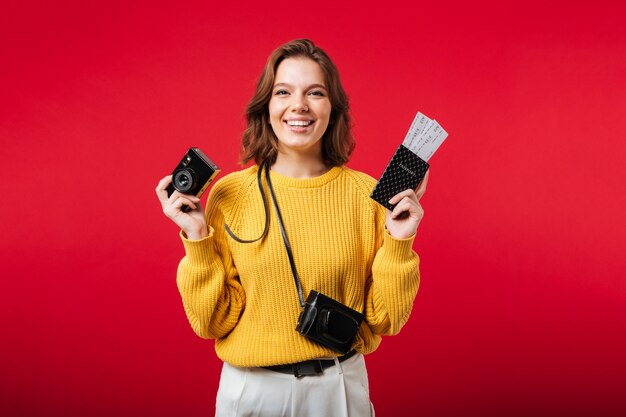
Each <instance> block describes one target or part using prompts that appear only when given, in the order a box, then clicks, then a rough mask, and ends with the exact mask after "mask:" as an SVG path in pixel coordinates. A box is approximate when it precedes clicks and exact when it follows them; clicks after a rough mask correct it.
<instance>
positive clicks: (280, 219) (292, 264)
mask: <svg viewBox="0 0 626 417" xmlns="http://www.w3.org/2000/svg"><path fill="white" fill-rule="evenodd" d="M263 170H265V180H266V181H267V185H268V187H269V189H270V195H271V196H272V203H273V204H274V208H275V209H276V217H278V224H279V225H280V233H281V235H282V236H283V242H284V243H285V249H286V250H287V256H288V257H289V266H290V267H291V273H292V275H293V280H294V282H295V284H296V290H297V292H298V299H299V300H300V307H302V308H304V306H305V303H304V296H303V295H302V286H301V285H300V277H299V276H298V271H297V270H296V262H295V261H294V259H293V252H292V251H291V245H290V244H289V238H288V237H287V231H286V230H285V226H284V224H283V216H282V215H281V213H280V208H279V207H278V202H277V201H276V195H275V194H274V187H272V180H271V179H270V166H269V163H264V164H262V165H261V166H260V167H259V170H258V171H257V183H258V185H259V190H260V191H261V197H262V198H263V208H264V209H265V228H264V230H263V233H262V234H261V236H259V237H258V238H256V239H251V240H244V239H240V238H239V237H237V236H235V234H234V233H233V231H232V230H230V228H229V227H228V225H227V224H224V228H225V229H226V233H228V235H229V236H230V237H232V238H233V239H235V240H236V241H237V242H239V243H253V242H256V241H258V240H261V239H262V238H264V237H265V236H266V235H267V231H268V230H269V224H270V211H269V204H268V202H267V197H266V196H265V191H264V189H263V181H262V179H261V171H263Z"/></svg>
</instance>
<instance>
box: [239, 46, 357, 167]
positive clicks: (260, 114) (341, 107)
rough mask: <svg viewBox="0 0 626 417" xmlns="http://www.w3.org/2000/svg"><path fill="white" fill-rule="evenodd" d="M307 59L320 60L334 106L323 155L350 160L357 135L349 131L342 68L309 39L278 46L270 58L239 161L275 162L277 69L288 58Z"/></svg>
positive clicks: (335, 161) (249, 112) (249, 110)
mask: <svg viewBox="0 0 626 417" xmlns="http://www.w3.org/2000/svg"><path fill="white" fill-rule="evenodd" d="M296 57H302V58H308V59H311V60H313V61H315V62H317V63H318V65H319V66H320V68H321V69H322V72H323V73H324V77H325V79H326V84H327V89H328V98H329V100H330V104H331V107H332V110H331V113H330V122H329V124H328V127H327V128H326V132H324V135H323V136H322V158H323V159H324V162H325V163H326V164H328V165H329V166H340V165H343V164H344V163H346V162H348V160H349V159H350V154H351V153H352V151H353V150H354V145H355V143H354V138H353V137H352V133H351V132H350V128H351V127H352V125H351V120H350V106H349V100H348V95H347V94H346V92H345V90H344V89H343V85H342V84H341V80H340V78H339V71H338V70H337V67H336V66H335V64H334V63H333V61H331V59H330V58H329V57H328V55H326V52H324V51H323V50H322V49H321V48H319V47H318V46H316V45H315V44H314V43H313V42H311V41H310V40H308V39H296V40H293V41H291V42H288V43H286V44H284V45H281V46H279V47H278V48H277V49H276V50H274V52H272V54H271V55H270V56H269V58H268V59H267V63H266V64H265V68H263V72H262V73H261V77H260V78H259V81H258V83H257V86H256V92H255V93H254V96H253V97H252V99H251V100H250V102H249V103H248V105H247V106H246V113H245V115H246V123H247V125H246V130H245V131H244V132H243V137H242V139H241V153H240V161H241V164H242V165H246V164H247V163H248V162H250V161H251V160H253V159H254V161H255V162H256V163H257V164H258V165H261V164H262V163H269V164H273V163H274V162H275V161H276V156H277V155H278V138H277V137H276V135H275V134H274V130H273V129H272V126H271V125H270V122H269V120H270V116H269V102H270V99H271V98H272V90H273V88H274V80H275V78H276V69H277V68H278V65H280V63H281V62H282V61H284V60H285V59H286V58H296Z"/></svg>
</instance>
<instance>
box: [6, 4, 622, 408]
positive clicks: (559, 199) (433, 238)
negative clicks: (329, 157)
mask: <svg viewBox="0 0 626 417" xmlns="http://www.w3.org/2000/svg"><path fill="white" fill-rule="evenodd" d="M51 3H52V2H40V3H36V2H32V1H26V2H17V1H8V2H6V1H5V2H4V3H3V5H2V11H1V12H0V44H1V45H2V46H1V48H2V54H1V55H2V58H1V62H2V65H0V83H1V85H2V88H1V93H0V94H1V97H2V100H1V104H0V138H1V141H2V142H1V143H2V146H1V149H0V164H1V167H2V173H3V179H2V181H1V182H0V192H1V194H0V195H2V199H1V200H0V209H1V212H0V215H1V221H2V233H1V236H2V237H1V238H0V245H1V246H0V259H1V271H2V272H1V274H2V280H1V284H0V285H1V288H0V313H1V315H0V317H1V328H0V331H1V340H2V341H1V342H0V349H1V352H0V353H1V354H2V360H0V373H1V374H2V378H0V395H1V396H2V399H1V401H0V414H2V415H6V416H31V415H32V416H34V415H37V416H57V415H58V416H61V415H63V416H86V415H89V416H109V415H119V416H135V415H151V416H170V415H210V414H211V413H212V412H213V407H214V405H213V404H214V398H215V393H216V389H217V384H218V380H219V372H220V369H221V363H220V361H219V360H218V359H217V358H216V356H215V353H214V351H213V342H212V341H205V340H201V339H199V338H197V337H196V336H195V335H194V334H193V332H192V331H191V329H190V327H189V325H188V323H187V321H186V318H185V315H184V312H183V308H182V305H181V302H180V298H179V295H178V292H177V289H176V285H175V273H176V267H177V263H178V261H179V260H180V258H181V257H182V255H183V248H182V245H181V243H180V241H179V238H178V236H177V229H176V227H175V225H174V224H173V223H171V222H170V221H169V220H168V219H166V218H165V217H164V215H163V214H162V213H161V209H160V205H159V203H158V201H157V198H156V196H155V194H154V187H155V186H156V184H157V182H158V180H159V179H160V178H161V177H163V176H164V175H166V174H168V173H169V172H171V170H172V169H173V167H174V165H175V164H176V163H177V162H178V160H179V159H180V157H181V155H182V153H183V152H184V151H185V150H186V149H187V148H188V147H189V146H192V145H193V146H200V147H202V148H203V149H204V150H205V151H206V152H207V153H208V154H209V155H210V156H211V157H212V158H213V159H214V160H215V161H216V162H218V164H219V165H220V166H221V168H222V169H223V173H227V172H231V171H233V170H236V169H238V165H237V164H236V161H237V152H238V146H239V139H240V135H241V132H242V129H243V126H244V124H243V117H242V114H243V109H244V106H245V104H246V103H247V100H248V99H249V98H250V97H251V95H252V93H253V90H254V86H255V82H256V79H257V77H258V75H259V73H260V70H261V69H262V67H263V65H264V62H265V59H266V57H267V55H268V54H269V53H270V52H271V51H272V50H273V49H274V48H275V47H276V46H278V45H279V44H281V43H283V42H286V41H288V40H291V39H294V38H298V37H309V38H311V39H313V40H314V41H315V42H316V43H318V44H319V45H320V46H321V47H322V48H324V49H325V50H326V51H327V52H328V53H329V54H330V55H331V57H332V58H333V59H334V60H335V62H336V63H337V65H338V67H339V69H340V72H341V74H342V79H343V82H344V83H345V87H346V89H347V91H348V93H349V95H350V97H351V105H352V109H353V115H354V123H355V126H354V134H355V137H356V139H357V143H358V144H357V148H356V150H355V153H354V155H353V158H352V160H351V162H350V163H349V166H351V167H352V168H355V169H359V170H363V171H365V172H368V173H369V174H371V175H373V176H378V175H380V173H381V172H382V169H383V168H384V166H385V164H386V163H387V161H388V160H389V158H390V156H391V154H392V153H393V151H394V149H395V148H396V147H397V145H398V144H399V143H400V142H401V141H402V139H403V138H404V134H405V133H406V131H407V129H408V127H409V125H410V123H411V121H412V118H413V116H414V114H415V113H416V111H418V110H420V111H422V112H424V113H426V114H427V115H429V116H431V117H434V118H436V119H437V120H438V121H439V122H440V123H441V124H442V125H443V126H444V127H445V128H446V129H447V130H448V132H449V133H450V137H449V138H448V140H447V141H446V143H445V144H444V145H443V147H442V148H441V149H440V151H439V152H438V153H437V155H436V156H435V157H434V158H433V159H432V160H431V164H432V170H431V177H430V182H429V188H428V192H427V193H426V195H425V197H424V199H423V205H424V207H425V211H426V217H425V219H424V221H423V223H422V225H420V229H419V231H418V233H419V235H418V238H417V239H416V242H415V250H416V251H417V252H418V253H419V254H420V256H421V259H422V264H421V272H422V287H421V289H420V293H419V294H418V297H417V300H416V303H415V307H414V309H413V313H412V316H411V319H410V321H409V322H408V324H407V325H406V327H405V328H404V329H403V331H402V332H401V334H400V335H399V336H397V337H392V338H385V339H384V341H383V343H382V345H381V347H380V349H379V350H378V351H376V352H375V353H374V354H372V355H370V356H368V357H367V361H368V367H369V371H370V379H371V395H372V398H373V401H374V404H375V407H376V410H377V414H378V415H381V416H392V415H406V416H411V415H420V416H468V415H483V416H486V415H509V416H528V415H569V416H572V415H596V416H600V415H614V414H615V415H619V414H621V415H624V413H626V399H625V398H626V361H625V360H624V357H625V355H624V352H625V351H626V308H625V302H626V279H625V273H624V271H625V270H626V261H625V257H624V256H623V254H622V252H623V250H624V249H625V248H626V236H625V231H626V227H625V223H626V222H625V221H624V218H623V216H624V214H623V213H625V212H626V197H625V194H626V193H625V191H626V190H625V189H624V186H623V181H624V178H626V169H625V168H624V162H623V159H624V157H625V156H626V152H625V151H626V145H625V144H624V138H625V137H626V123H625V119H626V77H625V74H626V53H625V52H626V31H624V29H623V17H624V12H625V11H626V10H625V8H624V6H620V5H619V2H617V1H615V2H613V3H611V2H605V1H596V2H593V4H590V3H588V2H582V1H556V2H551V4H552V5H551V6H546V5H544V4H543V2H536V1H526V2H518V4H517V5H510V4H507V2H495V1H493V2H486V1H478V2H465V1H463V2H461V1H456V2H454V1H448V2H429V3H418V2H410V1H406V2H401V3H393V2H391V3H390V2H385V3H381V4H365V3H363V2H359V3H354V4H346V3H342V2H326V1H318V2H316V3H306V4H305V3H301V2H300V3H293V2H272V3H263V2H259V3H254V4H250V5H245V4H242V3H241V2H240V3H237V7H232V6H226V5H225V4H210V3H209V2H201V3H185V4H186V6H184V7H183V6H173V5H172V4H171V3H170V2H163V3H162V4H159V3H160V2H157V3H155V2H146V3H139V2H130V3H131V4H127V2H121V1H106V2H98V4H92V3H93V2H78V1H74V2H71V1H65V2H56V3H58V4H56V5H51Z"/></svg>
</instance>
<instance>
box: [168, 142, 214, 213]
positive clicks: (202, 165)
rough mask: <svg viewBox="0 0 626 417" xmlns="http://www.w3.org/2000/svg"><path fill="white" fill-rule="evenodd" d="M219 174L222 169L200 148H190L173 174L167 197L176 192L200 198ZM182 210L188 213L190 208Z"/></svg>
mask: <svg viewBox="0 0 626 417" xmlns="http://www.w3.org/2000/svg"><path fill="white" fill-rule="evenodd" d="M219 172H220V169H219V168H218V167H217V165H215V164H214V163H213V161H211V160H210V159H209V158H208V157H207V156H206V155H205V154H204V152H202V151H201V150H200V149H199V148H190V149H189V151H187V153H186V154H185V156H183V159H182V160H181V161H180V163H179V164H178V166H177V167H176V169H174V172H172V183H171V184H170V185H169V186H168V187H167V195H168V197H169V196H171V195H172V193H173V192H174V190H176V191H179V192H181V193H183V194H190V195H195V196H196V197H200V196H201V195H202V193H203V192H204V190H206V189H207V187H208V186H209V184H211V181H213V178H215V177H216V176H217V174H219ZM181 210H182V211H183V212H185V213H186V212H188V211H189V210H190V208H189V206H183V207H182V208H181Z"/></svg>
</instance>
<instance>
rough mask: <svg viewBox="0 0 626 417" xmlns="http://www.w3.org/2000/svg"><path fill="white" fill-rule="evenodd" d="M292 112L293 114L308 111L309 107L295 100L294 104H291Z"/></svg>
mask: <svg viewBox="0 0 626 417" xmlns="http://www.w3.org/2000/svg"><path fill="white" fill-rule="evenodd" d="M293 111H295V112H305V111H309V106H307V105H306V103H305V101H304V100H297V101H296V102H295V103H293Z"/></svg>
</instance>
